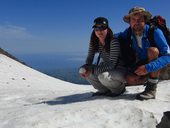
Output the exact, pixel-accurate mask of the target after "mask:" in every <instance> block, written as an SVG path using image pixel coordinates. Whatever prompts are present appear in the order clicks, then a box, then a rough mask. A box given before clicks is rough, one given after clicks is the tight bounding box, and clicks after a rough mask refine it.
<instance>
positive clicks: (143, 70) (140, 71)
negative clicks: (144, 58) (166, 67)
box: [135, 65, 148, 76]
mask: <svg viewBox="0 0 170 128" xmlns="http://www.w3.org/2000/svg"><path fill="white" fill-rule="evenodd" d="M135 73H136V74H137V75H138V76H144V75H146V74H147V73H148V71H147V70H146V67H145V65H142V66H139V67H138V68H137V69H136V70H135Z"/></svg>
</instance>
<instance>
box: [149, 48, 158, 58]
mask: <svg viewBox="0 0 170 128" xmlns="http://www.w3.org/2000/svg"><path fill="white" fill-rule="evenodd" d="M158 56H159V50H158V48H156V47H150V48H148V59H149V61H152V60H154V59H156V58H158Z"/></svg>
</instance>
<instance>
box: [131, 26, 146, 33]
mask: <svg viewBox="0 0 170 128" xmlns="http://www.w3.org/2000/svg"><path fill="white" fill-rule="evenodd" d="M132 30H133V31H134V33H135V34H137V35H139V34H140V35H141V34H142V33H143V30H144V26H141V25H134V26H133V28H132Z"/></svg>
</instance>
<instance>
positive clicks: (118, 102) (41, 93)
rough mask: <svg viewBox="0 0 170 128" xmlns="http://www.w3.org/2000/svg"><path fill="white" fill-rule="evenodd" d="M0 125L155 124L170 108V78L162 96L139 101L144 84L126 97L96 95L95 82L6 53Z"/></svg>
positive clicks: (95, 127)
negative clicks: (73, 79)
mask: <svg viewBox="0 0 170 128" xmlns="http://www.w3.org/2000/svg"><path fill="white" fill-rule="evenodd" d="M0 68H1V69H0V128H130V127H131V128H155V126H156V125H157V124H158V123H159V122H160V120H161V118H162V116H163V112H164V111H168V110H169V109H170V93H169V92H170V83H169V82H170V81H163V82H160V84H159V85H158V92H157V98H156V99H155V100H149V101H138V100H135V94H136V93H139V92H141V91H142V90H143V89H144V88H143V86H134V87H128V88H127V91H126V93H125V94H124V95H122V96H119V97H116V98H109V97H91V94H92V92H94V91H95V90H94V89H93V87H92V86H82V85H76V84H72V83H68V82H65V81H61V80H58V79H55V78H52V77H49V76H47V75H45V74H42V73H40V72H38V71H36V70H34V69H31V68H29V67H27V66H25V65H22V64H21V63H19V62H17V61H15V60H12V59H10V58H8V57H7V56H5V55H2V54H0Z"/></svg>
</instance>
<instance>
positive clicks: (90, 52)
mask: <svg viewBox="0 0 170 128" xmlns="http://www.w3.org/2000/svg"><path fill="white" fill-rule="evenodd" d="M94 55H95V52H94V50H93V47H92V43H90V44H89V49H88V55H87V58H86V62H85V63H86V64H89V65H92V63H93V59H94Z"/></svg>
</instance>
